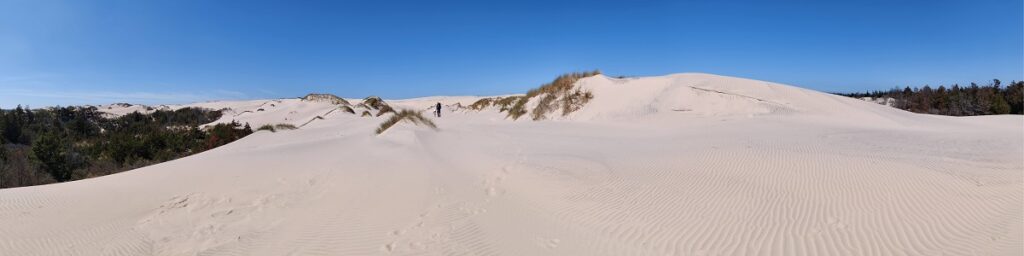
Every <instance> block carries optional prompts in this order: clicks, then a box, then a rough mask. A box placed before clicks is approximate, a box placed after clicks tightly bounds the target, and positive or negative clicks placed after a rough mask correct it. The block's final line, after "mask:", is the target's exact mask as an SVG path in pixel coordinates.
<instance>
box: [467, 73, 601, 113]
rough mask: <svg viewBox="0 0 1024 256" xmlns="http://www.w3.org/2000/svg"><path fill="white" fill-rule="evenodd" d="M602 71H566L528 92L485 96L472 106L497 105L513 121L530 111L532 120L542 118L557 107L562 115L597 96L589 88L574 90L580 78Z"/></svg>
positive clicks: (471, 106) (471, 107)
mask: <svg viewBox="0 0 1024 256" xmlns="http://www.w3.org/2000/svg"><path fill="white" fill-rule="evenodd" d="M600 74H601V71H600V70H594V71H589V72H573V73H567V74H563V75H560V76H558V77H556V78H555V80H552V81H551V82H549V83H546V84H543V85H541V86H540V87H537V88H534V89H531V90H529V91H527V92H526V95H521V96H508V97H494V98H483V99H479V100H477V101H476V102H473V104H471V105H469V109H472V110H483V109H485V108H488V107H497V108H498V111H499V112H504V113H506V117H507V118H512V119H513V120H518V119H519V117H522V116H523V115H526V114H530V117H532V119H533V120H542V119H545V118H547V114H548V113H551V112H554V111H556V110H558V109H561V110H562V116H565V115H568V114H569V113H572V112H574V111H576V110H579V109H580V108H583V105H585V104H587V102H589V101H590V100H591V99H593V98H594V94H593V93H591V92H589V91H583V90H580V89H576V90H573V85H574V84H575V83H576V82H577V81H579V80H580V79H583V78H587V77H591V76H596V75H600ZM536 97H540V98H538V99H536V100H537V105H536V106H535V107H534V108H533V109H532V110H530V109H527V108H526V104H527V103H529V102H530V100H534V98H536Z"/></svg>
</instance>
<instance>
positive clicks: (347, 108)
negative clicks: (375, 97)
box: [341, 106, 356, 115]
mask: <svg viewBox="0 0 1024 256" xmlns="http://www.w3.org/2000/svg"><path fill="white" fill-rule="evenodd" d="M341 111H345V112H348V113H349V114H353V115H355V114H356V111H355V110H354V109H352V107H350V106H341Z"/></svg>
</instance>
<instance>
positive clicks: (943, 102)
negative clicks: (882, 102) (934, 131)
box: [836, 79, 1024, 116]
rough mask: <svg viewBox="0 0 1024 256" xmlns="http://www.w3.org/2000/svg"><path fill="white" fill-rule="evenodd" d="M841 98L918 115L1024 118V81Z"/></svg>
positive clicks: (974, 84) (928, 88) (926, 87)
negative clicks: (888, 102)
mask: <svg viewBox="0 0 1024 256" xmlns="http://www.w3.org/2000/svg"><path fill="white" fill-rule="evenodd" d="M836 94H838V95H842V96H847V97H853V98H865V97H871V98H874V99H892V101H893V102H892V103H891V105H892V107H895V108H898V109H902V110H906V111H910V112H915V113H927V114H935V115H948V116H977V115H1001V114H1017V115H1019V114H1024V81H1011V82H1010V84H1009V85H1004V84H1003V83H1002V81H999V79H992V83H990V84H988V85H978V84H976V83H971V85H970V86H960V85H958V84H954V85H953V86H950V87H946V86H939V87H938V88H932V87H931V86H928V85H925V86H924V87H921V88H910V87H909V86H908V87H904V88H903V89H900V88H898V87H897V88H892V89H890V90H888V91H871V92H863V93H836Z"/></svg>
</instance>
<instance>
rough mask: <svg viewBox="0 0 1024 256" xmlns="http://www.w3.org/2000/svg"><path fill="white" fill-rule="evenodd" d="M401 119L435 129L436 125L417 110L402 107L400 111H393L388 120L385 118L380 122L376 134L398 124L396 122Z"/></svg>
mask: <svg viewBox="0 0 1024 256" xmlns="http://www.w3.org/2000/svg"><path fill="white" fill-rule="evenodd" d="M401 121H409V122H412V123H413V124H416V125H424V126H427V127H430V128H431V129H435V130H436V129H437V125H435V124H434V122H433V121H430V119H427V118H426V117H423V114H422V113H420V112H418V111H413V110H408V109H403V110H401V111H398V112H395V114H394V115H392V116H391V117H390V118H388V120H385V121H384V122H383V123H381V124H380V126H378V127H377V131H376V132H377V134H381V133H383V132H384V131H386V130H388V128H391V127H392V126H394V125H395V124H398V122H401Z"/></svg>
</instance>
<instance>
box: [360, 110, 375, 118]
mask: <svg viewBox="0 0 1024 256" xmlns="http://www.w3.org/2000/svg"><path fill="white" fill-rule="evenodd" d="M359 116H360V117H367V116H369V117H372V116H373V114H370V111H369V110H363V114H361V115H359Z"/></svg>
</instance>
